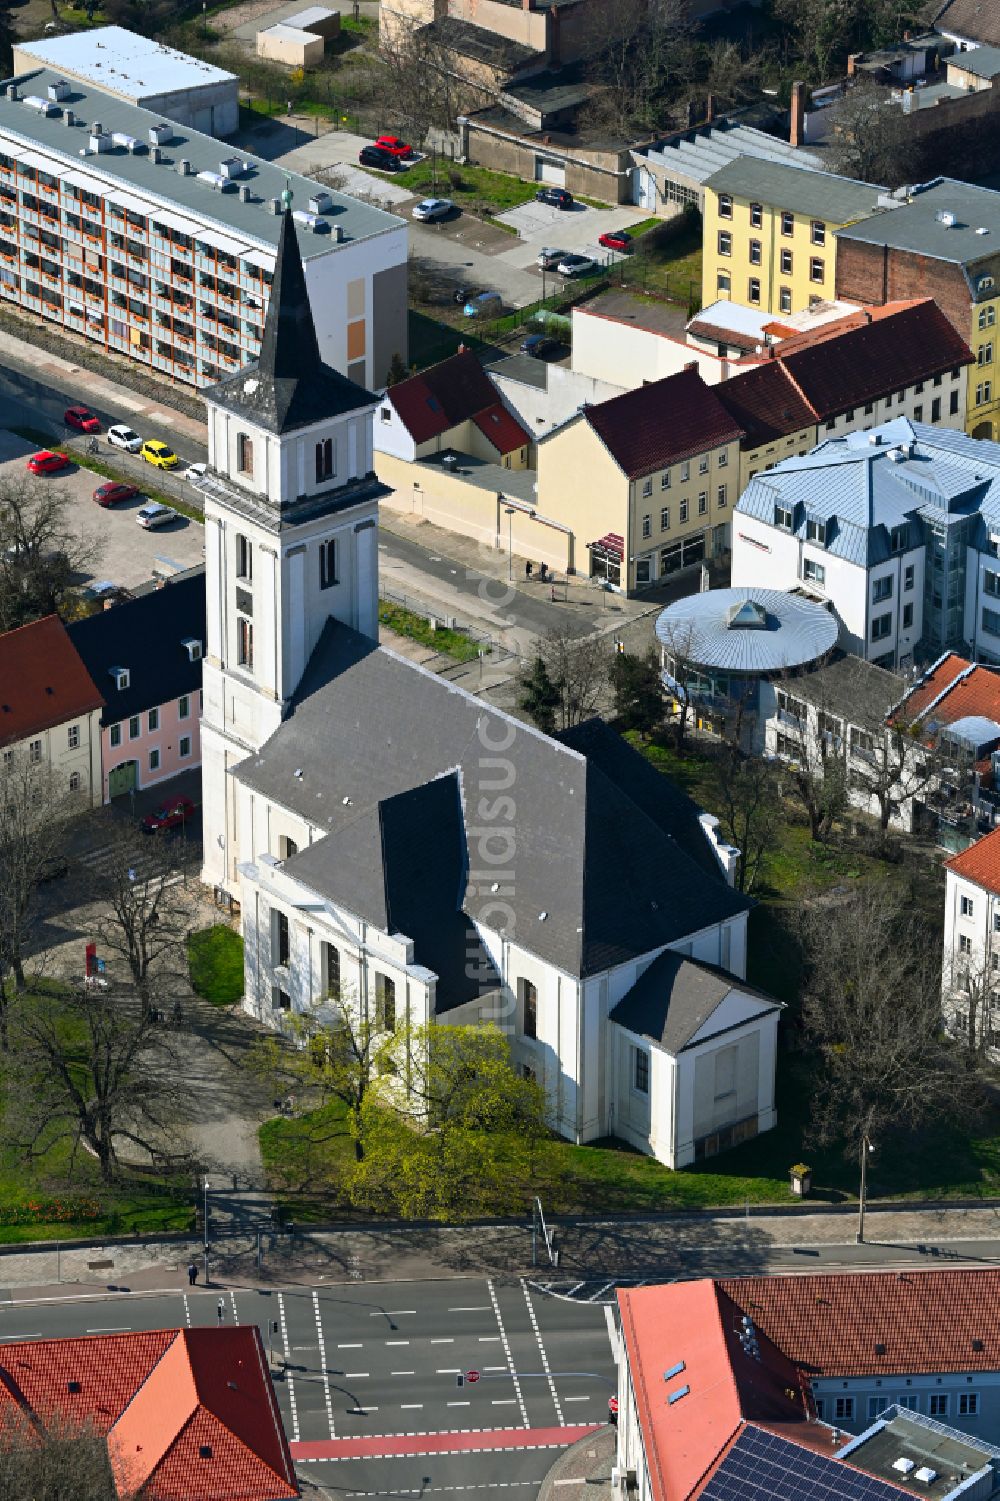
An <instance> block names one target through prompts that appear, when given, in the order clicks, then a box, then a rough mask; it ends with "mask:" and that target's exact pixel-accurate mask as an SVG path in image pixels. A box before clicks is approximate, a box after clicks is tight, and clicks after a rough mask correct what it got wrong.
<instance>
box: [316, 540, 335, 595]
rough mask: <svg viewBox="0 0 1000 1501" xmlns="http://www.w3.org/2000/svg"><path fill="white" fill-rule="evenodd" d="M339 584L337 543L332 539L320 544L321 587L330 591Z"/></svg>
mask: <svg viewBox="0 0 1000 1501" xmlns="http://www.w3.org/2000/svg"><path fill="white" fill-rule="evenodd" d="M336 582H337V543H336V540H335V539H334V538H333V537H331V538H330V539H329V541H328V542H321V543H320V544H319V586H320V588H321V589H329V588H330V587H331V586H332V585H333V584H335V583H336Z"/></svg>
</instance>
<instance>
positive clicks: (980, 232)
mask: <svg viewBox="0 0 1000 1501" xmlns="http://www.w3.org/2000/svg"><path fill="white" fill-rule="evenodd" d="M976 234H977V235H988V234H989V230H988V229H987V227H986V225H985V224H980V225H979V227H978V228H977V230H976Z"/></svg>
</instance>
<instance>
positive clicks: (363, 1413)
mask: <svg viewBox="0 0 1000 1501" xmlns="http://www.w3.org/2000/svg"><path fill="white" fill-rule="evenodd" d="M347 1411H348V1412H349V1413H351V1414H352V1415H353V1416H354V1417H356V1418H366V1417H367V1416H368V1414H369V1413H370V1412H378V1408H377V1407H349V1408H348V1409H347Z"/></svg>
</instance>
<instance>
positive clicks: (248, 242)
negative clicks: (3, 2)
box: [0, 69, 403, 260]
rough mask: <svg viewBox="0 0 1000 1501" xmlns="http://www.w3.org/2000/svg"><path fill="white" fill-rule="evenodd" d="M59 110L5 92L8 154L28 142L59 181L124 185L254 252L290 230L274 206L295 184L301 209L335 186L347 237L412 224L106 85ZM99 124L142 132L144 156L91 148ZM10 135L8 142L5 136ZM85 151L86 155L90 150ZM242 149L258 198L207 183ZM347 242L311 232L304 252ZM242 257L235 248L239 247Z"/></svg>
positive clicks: (40, 78)
mask: <svg viewBox="0 0 1000 1501" xmlns="http://www.w3.org/2000/svg"><path fill="white" fill-rule="evenodd" d="M61 79H62V75H61V74H59V73H55V72H52V71H50V70H48V69H40V70H39V71H38V72H37V73H32V74H30V75H24V76H23V78H22V79H21V81H20V84H19V87H20V90H21V93H22V95H34V96H41V97H43V98H44V97H45V95H46V91H47V89H48V86H49V85H50V84H54V83H56V82H59V81H61ZM60 106H61V107H60V109H59V113H58V114H56V115H44V114H42V113H41V112H40V111H39V110H37V109H34V108H33V107H32V106H31V105H30V104H28V103H26V102H25V99H24V98H23V97H22V98H21V99H18V100H13V99H11V98H10V96H9V94H0V150H7V151H9V150H10V146H9V144H8V142H9V139H10V138H13V140H14V142H16V143H19V144H21V145H23V146H24V147H26V148H35V149H36V150H37V151H39V152H41V153H43V154H44V155H45V156H46V157H47V158H50V159H51V162H52V167H51V171H52V173H53V175H54V176H56V177H65V176H67V175H68V174H69V173H70V172H72V173H73V174H74V176H75V177H76V178H77V180H78V181H79V179H80V177H81V176H83V177H85V178H91V179H95V180H96V182H97V184H98V186H97V187H96V188H95V191H96V192H102V191H103V192H105V193H106V192H108V191H111V190H114V189H117V190H119V195H120V190H122V189H125V190H131V193H132V195H135V194H138V195H141V197H142V199H143V200H144V201H148V203H149V204H150V209H149V210H148V212H150V213H152V214H153V216H154V217H155V211H156V210H157V209H160V210H161V211H164V212H170V211H173V212H174V213H177V212H178V211H179V212H180V213H181V215H182V216H184V217H186V218H189V219H191V220H193V221H195V223H194V224H193V225H192V228H191V231H190V232H191V233H196V232H197V225H198V224H200V223H202V222H204V223H205V224H206V225H209V226H217V227H218V228H220V229H222V230H224V231H225V232H226V234H227V237H228V238H229V239H231V240H233V241H235V242H237V245H245V246H246V247H247V248H248V249H249V248H257V247H263V248H265V249H266V250H268V251H270V252H271V253H272V254H273V253H274V252H275V251H276V250H277V245H278V236H279V232H280V229H281V216H280V214H274V213H272V212H271V211H270V209H269V208H268V202H269V200H271V199H275V198H278V199H280V197H281V194H282V192H283V191H284V189H285V187H286V186H288V187H290V188H291V190H292V194H293V197H294V203H293V210H294V211H298V210H301V209H306V208H307V206H308V202H309V199H310V198H311V197H312V196H313V195H314V194H316V193H318V192H319V193H322V192H325V193H326V194H327V195H328V197H329V199H330V201H331V204H332V207H331V210H330V212H329V213H327V214H325V215H324V216H323V218H324V221H325V222H326V223H327V224H328V226H329V227H330V229H331V230H334V231H335V230H336V229H339V230H340V231H341V232H342V234H343V236H344V238H345V240H347V241H356V240H364V239H368V238H370V237H371V236H373V235H377V234H385V233H387V232H388V231H390V230H398V229H400V228H401V227H402V225H403V221H402V220H401V219H398V218H397V217H396V216H395V215H394V214H387V213H386V212H385V211H384V210H383V209H380V208H372V207H371V206H370V205H369V204H367V203H359V202H358V200H357V199H356V198H350V197H349V196H348V195H347V194H346V193H338V192H336V191H334V190H333V189H332V188H324V187H323V186H322V184H320V183H317V182H314V181H312V180H311V179H309V178H307V177H302V176H301V175H299V174H298V173H296V172H286V171H285V170H284V169H283V168H281V167H279V166H276V165H275V163H273V162H266V161H263V160H262V159H261V158H259V157H255V156H249V155H248V154H247V153H246V152H244V151H240V152H238V153H237V152H234V151H233V150H232V149H231V148H230V147H227V146H226V144H225V142H222V141H217V140H215V138H214V137H213V136H207V135H201V134H200V133H199V132H198V131H195V130H189V129H188V128H187V127H186V126H181V125H178V124H177V123H176V122H174V121H166V122H164V121H163V117H162V116H161V115H158V114H154V113H151V112H150V111H149V110H146V109H143V108H142V107H141V106H139V105H136V104H128V103H126V102H125V101H124V100H121V99H112V98H110V97H109V96H108V95H107V94H101V93H99V92H98V91H97V90H96V89H88V88H87V87H86V86H85V85H83V84H76V83H73V84H71V86H70V92H69V94H68V95H67V96H66V97H65V98H64V99H63V100H61V101H60ZM63 108H65V109H69V110H70V111H72V113H73V115H74V116H75V117H76V120H77V122H79V123H77V124H75V125H73V126H68V125H67V124H66V123H65V120H64V117H63V112H62V111H63ZM84 122H86V126H87V127H89V126H91V125H93V124H94V123H95V122H99V123H100V124H101V125H103V127H104V130H105V131H106V132H110V133H111V134H114V133H116V132H117V133H120V134H122V135H126V136H132V137H134V138H135V139H136V140H137V141H139V142H140V143H142V148H143V149H141V150H140V151H138V152H136V153H132V152H130V151H129V150H128V149H127V148H126V147H125V146H121V145H119V146H115V147H114V149H113V150H111V151H102V152H100V153H99V154H98V153H90V152H89V151H88V150H87V146H88V140H89V135H90V132H89V129H88V128H85V126H84ZM163 123H166V124H167V125H169V127H170V129H171V132H172V139H171V140H170V141H168V142H167V143H165V144H164V146H163V148H162V152H163V160H162V161H161V162H160V163H159V164H157V163H154V161H153V159H152V156H151V155H150V154H149V142H150V135H149V132H150V128H151V127H152V126H154V125H159V124H163ZM5 138H7V140H5ZM81 151H83V152H84V153H85V154H84V155H83V156H82V157H81V155H80V153H81ZM235 155H238V156H239V157H240V159H241V160H242V161H244V162H245V163H246V164H247V167H248V172H247V175H246V176H244V177H242V178H240V179H239V185H242V184H244V183H245V184H246V185H248V186H249V187H250V188H251V189H252V190H253V192H254V194H255V196H256V199H257V201H256V202H253V203H244V202H243V201H242V200H241V198H240V196H239V193H238V192H236V191H235V188H234V190H233V191H230V192H226V193H221V192H219V191H218V190H217V189H216V188H213V187H212V186H211V185H210V184H209V183H207V182H204V181H201V180H200V179H199V177H198V173H200V172H206V171H207V172H212V173H218V171H219V165H220V162H222V161H223V160H225V159H227V158H230V157H233V156H235ZM182 159H184V160H187V161H189V162H190V163H191V168H192V173H191V175H190V176H188V177H182V176H181V175H180V173H179V172H178V171H177V164H178V162H180V161H181V160H182ZM336 250H337V244H336V241H335V239H334V236H333V234H332V233H330V232H327V233H325V234H317V233H314V232H312V231H309V232H308V233H304V234H303V235H302V243H301V251H302V257H303V259H304V260H308V259H310V258H312V257H313V256H317V255H323V254H327V253H330V252H333V253H335V252H336ZM234 253H235V252H234Z"/></svg>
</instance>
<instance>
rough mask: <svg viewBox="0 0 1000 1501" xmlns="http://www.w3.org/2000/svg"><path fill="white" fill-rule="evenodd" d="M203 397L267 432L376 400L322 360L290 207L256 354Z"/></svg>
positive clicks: (284, 429)
mask: <svg viewBox="0 0 1000 1501" xmlns="http://www.w3.org/2000/svg"><path fill="white" fill-rule="evenodd" d="M202 395H203V396H204V397H205V398H206V400H208V401H212V402H216V403H217V404H218V405H219V406H222V407H225V408H226V410H227V411H231V412H242V413H244V414H245V415H246V417H247V420H248V421H250V422H255V423H257V424H258V425H259V426H261V427H264V428H266V429H267V431H268V432H271V433H287V432H291V431H292V430H293V429H294V428H297V427H308V426H309V425H310V424H311V423H313V422H323V421H324V420H326V419H327V418H330V417H339V416H341V415H342V414H343V413H344V412H353V411H356V410H358V409H359V408H361V407H368V406H373V405H374V403H375V397H374V396H373V395H372V393H371V392H370V391H366V390H365V388H364V387H363V386H359V385H357V384H356V383H355V382H354V381H352V380H348V378H347V376H346V375H341V373H340V371H339V370H334V368H333V366H332V365H326V364H324V363H323V360H322V358H321V356H320V352H319V341H318V340H317V338H316V326H315V324H314V323H313V316H312V309H311V308H310V306H309V294H308V292H307V291H306V278H305V273H304V271H303V270H302V257H301V255H300V253H299V242H298V236H297V234H296V230H295V223H294V221H293V219H292V211H291V209H290V208H286V209H285V212H284V215H283V216H282V223H281V235H280V238H279V240H278V256H277V260H276V261H275V265H274V282H273V284H272V286H271V296H270V300H269V301H268V304H267V317H266V318H265V320H264V337H263V340H262V341H261V346H260V358H259V359H257V360H256V361H254V362H253V363H252V364H250V365H245V366H244V367H243V369H242V370H238V371H236V373H235V374H234V375H228V376H226V377H225V378H224V379H223V380H220V381H218V382H217V383H216V384H215V385H214V386H207V387H206V388H205V389H204V390H203V391H202Z"/></svg>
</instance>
